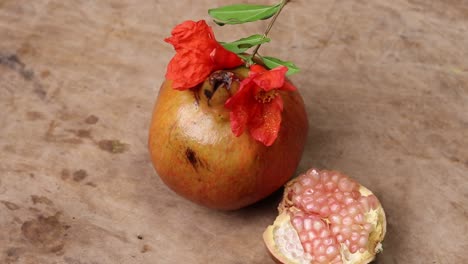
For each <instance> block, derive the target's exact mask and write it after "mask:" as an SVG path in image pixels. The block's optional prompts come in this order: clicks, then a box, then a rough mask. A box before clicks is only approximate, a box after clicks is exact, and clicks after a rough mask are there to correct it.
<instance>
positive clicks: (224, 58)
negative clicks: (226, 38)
mask: <svg viewBox="0 0 468 264" xmlns="http://www.w3.org/2000/svg"><path fill="white" fill-rule="evenodd" d="M216 44H217V45H216V48H215V49H214V50H213V52H212V53H211V54H210V55H211V57H212V60H213V62H214V65H215V66H214V69H215V70H221V69H229V68H235V67H237V66H239V65H241V64H243V63H244V61H242V60H241V58H239V57H238V56H237V55H236V54H235V53H233V52H230V51H228V50H227V49H225V48H224V47H223V46H221V45H220V44H219V43H216Z"/></svg>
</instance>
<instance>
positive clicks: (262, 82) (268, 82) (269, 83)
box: [254, 66, 288, 91]
mask: <svg viewBox="0 0 468 264" xmlns="http://www.w3.org/2000/svg"><path fill="white" fill-rule="evenodd" d="M287 71H288V68H287V67H285V66H280V67H277V68H274V69H273V70H270V71H266V72H264V73H261V74H259V75H258V76H256V77H255V79H254V82H255V83H256V84H257V85H258V86H260V87H262V88H263V90H265V91H270V90H273V89H278V88H281V87H282V86H283V84H284V80H285V74H286V72H287Z"/></svg>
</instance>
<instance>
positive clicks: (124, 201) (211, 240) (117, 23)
mask: <svg viewBox="0 0 468 264" xmlns="http://www.w3.org/2000/svg"><path fill="white" fill-rule="evenodd" d="M234 2H238V1H234V0H232V1H231V0H229V1H220V0H217V1H211V0H199V1H189V0H180V1H166V0H164V1H162V0H160V1H158V0H154V1H130V0H126V1H124V0H121V1H117V0H105V1H104V0H103V1H89V0H79V1H78V0H77V1H61V0H35V1H30V0H0V112H1V114H0V263H2V264H3V263H5V264H10V263H25V264H36V263H41V264H42V263H45V264H49V263H50V264H53V263H66V264H106V263H109V264H110V263H112V264H114V263H158V264H159V263H162V264H166V263H167V264H169V263H219V264H240V263H257V264H261V263H262V264H263V263H271V262H270V258H269V256H268V254H267V252H266V250H265V248H264V246H263V243H262V239H261V234H262V232H263V230H264V228H265V227H266V226H267V225H268V224H269V223H271V222H272V221H273V219H274V217H275V215H276V205H277V203H278V201H279V193H277V194H276V195H274V196H272V197H270V198H268V199H266V200H264V201H262V202H260V203H258V204H256V205H254V206H251V207H249V208H246V209H243V210H239V211H235V212H218V211H213V210H210V209H206V208H202V207H199V206H196V205H194V204H192V203H190V202H188V201H185V200H183V199H182V198H180V197H178V196H176V195H175V194H174V193H173V192H171V191H170V190H169V189H168V188H167V187H165V186H164V185H163V184H162V182H161V180H160V179H159V178H158V177H157V175H156V174H155V172H154V171H153V169H152V166H151V164H150V161H149V157H148V152H147V146H146V142H147V129H148V126H149V121H150V116H151V111H152V107H153V103H154V99H155V96H156V94H157V91H158V88H159V85H160V83H161V82H162V81H163V77H164V74H165V65H166V64H167V62H168V61H169V60H170V58H171V57H172V56H173V54H174V53H173V50H172V48H171V47H170V46H169V45H168V44H166V43H164V42H163V38H164V37H166V36H168V35H169V33H170V30H171V28H172V27H173V26H174V25H176V24H177V23H180V22H182V21H183V20H186V19H193V20H198V19H203V18H204V19H208V17H207V15H206V10H207V9H208V8H211V7H215V6H218V5H221V4H229V3H234ZM248 2H251V3H253V2H254V1H248ZM255 2H256V3H271V2H273V1H266V0H265V1H260V0H259V1H255ZM195 3H196V4H195ZM265 26H266V24H265V22H263V21H262V22H260V23H255V24H251V25H245V26H236V27H230V28H228V27H225V28H219V27H216V28H215V32H216V34H217V38H218V39H219V40H224V41H230V40H235V39H237V38H240V37H245V36H247V34H253V33H260V32H262V30H263V28H264V27H265ZM271 37H272V38H273V41H272V43H271V44H269V45H268V46H265V47H264V48H262V49H261V51H262V52H263V54H268V55H275V56H277V57H280V58H283V59H287V60H291V61H294V62H295V63H296V64H297V65H298V66H300V67H301V68H302V72H301V73H300V74H298V75H295V76H293V81H294V82H295V83H296V85H297V86H298V87H299V89H300V90H301V92H302V94H303V96H304V99H305V101H306V104H307V111H308V114H309V119H310V127H311V129H310V132H309V136H308V145H307V147H306V151H305V154H304V156H303V159H302V161H301V164H300V167H299V169H298V171H304V170H306V169H307V168H309V167H312V166H315V167H319V168H334V169H338V170H341V171H343V172H345V173H347V174H349V175H351V176H353V177H355V178H356V179H358V180H359V181H361V182H362V183H363V184H364V185H366V186H367V187H369V188H370V189H372V190H373V191H374V192H375V193H376V194H377V196H378V197H379V198H380V200H381V202H382V203H383V205H384V207H385V209H386V212H387V214H388V216H387V217H388V235H387V238H386V240H385V243H384V248H385V249H384V253H383V254H382V255H381V256H380V257H379V258H378V261H377V262H378V263H395V264H396V263H468V257H467V256H466V252H468V241H467V240H468V238H467V233H468V213H467V210H468V2H467V1H466V0H450V1H448V0H447V1H441V0H439V1H437V0H406V1H403V0H395V1H387V0H376V1H361V0H349V1H343V0H342V1H339V0H336V1H329V0H313V1H312V0H297V1H296V0H293V1H291V3H290V4H289V5H288V6H287V7H286V9H285V10H284V13H283V14H282V15H281V17H280V19H279V20H278V24H277V25H276V26H275V28H274V29H273V31H272V34H271Z"/></svg>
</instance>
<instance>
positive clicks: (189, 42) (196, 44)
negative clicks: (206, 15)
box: [165, 20, 216, 51]
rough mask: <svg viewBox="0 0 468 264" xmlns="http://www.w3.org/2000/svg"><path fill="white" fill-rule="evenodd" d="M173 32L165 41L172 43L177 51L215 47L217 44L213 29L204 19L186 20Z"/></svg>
mask: <svg viewBox="0 0 468 264" xmlns="http://www.w3.org/2000/svg"><path fill="white" fill-rule="evenodd" d="M171 34H172V36H171V37H169V38H166V39H165V41H166V42H168V43H170V44H172V45H173V46H174V48H175V49H176V51H179V50H180V49H198V50H206V49H208V48H211V49H213V48H214V46H215V44H216V41H215V39H214V34H213V30H212V29H211V27H210V26H208V25H207V24H206V22H205V21H204V20H200V21H198V22H195V21H191V20H188V21H185V22H183V23H181V24H179V25H177V26H176V27H175V28H174V29H173V30H172V32H171Z"/></svg>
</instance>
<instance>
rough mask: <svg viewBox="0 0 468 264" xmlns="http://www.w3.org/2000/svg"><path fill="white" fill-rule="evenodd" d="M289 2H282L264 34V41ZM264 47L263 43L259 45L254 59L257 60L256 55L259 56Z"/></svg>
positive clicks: (253, 53)
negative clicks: (261, 48) (259, 51)
mask: <svg viewBox="0 0 468 264" xmlns="http://www.w3.org/2000/svg"><path fill="white" fill-rule="evenodd" d="M288 2H289V0H281V4H280V6H279V9H278V12H276V14H275V15H274V16H273V18H272V19H271V20H270V23H268V26H267V28H266V30H265V33H263V39H265V38H267V37H268V33H270V30H271V28H272V27H273V24H275V21H276V19H277V18H278V16H279V14H280V13H281V10H283V8H284V6H286V4H287V3H288ZM261 46H262V43H260V44H258V45H257V46H256V47H255V49H254V51H253V52H252V59H253V58H255V55H257V53H258V50H259V49H260V47H261Z"/></svg>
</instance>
